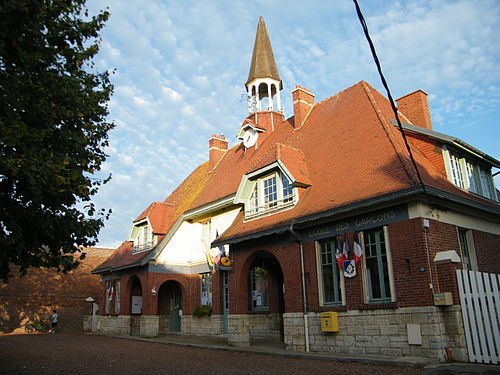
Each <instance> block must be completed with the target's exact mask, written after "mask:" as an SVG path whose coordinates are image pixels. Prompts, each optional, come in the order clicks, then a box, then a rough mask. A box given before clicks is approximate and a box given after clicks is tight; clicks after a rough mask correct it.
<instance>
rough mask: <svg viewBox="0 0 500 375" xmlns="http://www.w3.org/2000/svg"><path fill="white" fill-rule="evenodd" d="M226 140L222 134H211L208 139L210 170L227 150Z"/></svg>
mask: <svg viewBox="0 0 500 375" xmlns="http://www.w3.org/2000/svg"><path fill="white" fill-rule="evenodd" d="M227 147H228V141H227V139H226V137H224V135H223V134H221V135H216V134H212V138H210V140H209V141H208V150H209V155H210V156H209V160H210V170H212V169H214V168H215V167H216V166H217V163H219V161H220V159H222V157H223V156H224V154H225V153H226V151H227Z"/></svg>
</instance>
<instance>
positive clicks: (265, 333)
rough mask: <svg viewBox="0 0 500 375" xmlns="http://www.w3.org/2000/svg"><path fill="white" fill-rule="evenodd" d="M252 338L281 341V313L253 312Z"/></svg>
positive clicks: (251, 323) (251, 317)
mask: <svg viewBox="0 0 500 375" xmlns="http://www.w3.org/2000/svg"><path fill="white" fill-rule="evenodd" d="M248 317H249V321H250V339H257V340H259V339H264V340H272V341H280V337H281V334H280V314H277V313H269V314H251V315H249V316H248Z"/></svg>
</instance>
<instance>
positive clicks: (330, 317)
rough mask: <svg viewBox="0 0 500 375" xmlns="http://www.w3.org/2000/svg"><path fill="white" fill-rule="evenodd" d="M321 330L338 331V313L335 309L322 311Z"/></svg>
mask: <svg viewBox="0 0 500 375" xmlns="http://www.w3.org/2000/svg"><path fill="white" fill-rule="evenodd" d="M320 319H321V331H322V332H338V331H339V313H337V312H335V311H326V312H322V313H321V316H320Z"/></svg>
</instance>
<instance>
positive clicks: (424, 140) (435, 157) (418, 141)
mask: <svg viewBox="0 0 500 375" xmlns="http://www.w3.org/2000/svg"><path fill="white" fill-rule="evenodd" d="M406 136H407V137H408V139H409V140H410V142H411V143H412V144H414V145H415V146H416V147H417V148H418V149H419V150H420V151H421V152H422V153H423V154H424V155H425V157H426V158H427V159H429V160H430V162H431V163H432V164H433V165H434V167H436V168H437V169H438V170H439V171H440V172H441V173H442V174H443V175H445V176H446V167H445V164H444V158H443V151H442V149H441V144H440V143H439V142H438V141H436V140H435V139H432V138H429V137H427V136H425V135H421V134H414V133H410V132H407V133H406Z"/></svg>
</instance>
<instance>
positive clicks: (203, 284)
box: [200, 273, 212, 306]
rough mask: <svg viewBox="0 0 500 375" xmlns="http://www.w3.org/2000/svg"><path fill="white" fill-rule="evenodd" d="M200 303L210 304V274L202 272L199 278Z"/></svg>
mask: <svg viewBox="0 0 500 375" xmlns="http://www.w3.org/2000/svg"><path fill="white" fill-rule="evenodd" d="M200 288H201V293H200V296H201V298H200V304H201V305H203V306H211V305H212V274H211V273H202V274H201V278H200Z"/></svg>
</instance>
